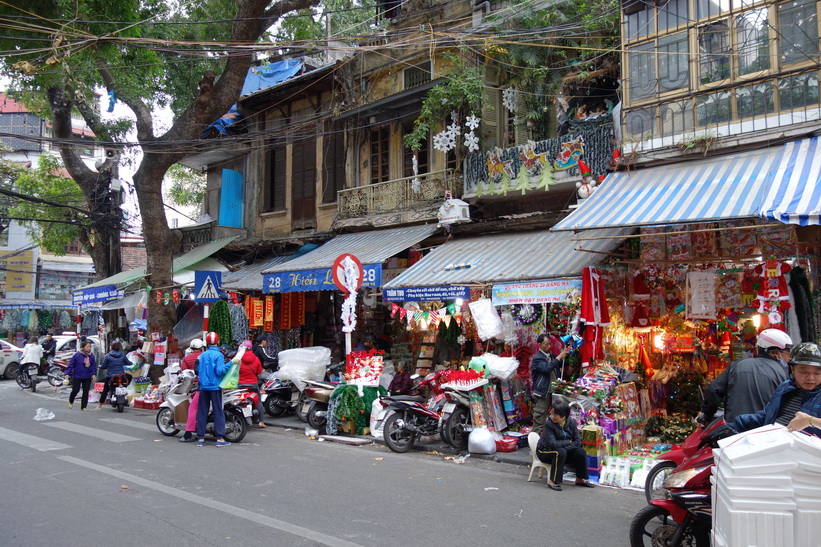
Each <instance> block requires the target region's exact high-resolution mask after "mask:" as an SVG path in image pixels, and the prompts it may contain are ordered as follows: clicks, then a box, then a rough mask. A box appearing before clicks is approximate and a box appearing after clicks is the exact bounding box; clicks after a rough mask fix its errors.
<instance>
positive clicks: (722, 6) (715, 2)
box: [696, 0, 730, 19]
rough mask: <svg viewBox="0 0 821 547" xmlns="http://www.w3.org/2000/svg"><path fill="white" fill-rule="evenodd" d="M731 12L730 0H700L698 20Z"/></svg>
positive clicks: (697, 11)
mask: <svg viewBox="0 0 821 547" xmlns="http://www.w3.org/2000/svg"><path fill="white" fill-rule="evenodd" d="M728 11H730V0H698V3H697V4H696V19H708V18H710V17H715V16H716V15H721V14H722V13H726V12H728Z"/></svg>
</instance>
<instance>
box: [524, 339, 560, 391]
mask: <svg viewBox="0 0 821 547" xmlns="http://www.w3.org/2000/svg"><path fill="white" fill-rule="evenodd" d="M561 366H562V360H561V359H556V358H555V357H554V356H553V355H552V354H545V352H543V351H542V350H539V351H537V352H536V355H534V356H533V358H532V359H531V360H530V377H531V378H532V379H533V393H534V394H535V395H538V396H539V397H547V394H548V393H550V382H551V381H552V380H553V378H555V377H556V370H557V369H559V368H560V367H561ZM551 377H552V378H551Z"/></svg>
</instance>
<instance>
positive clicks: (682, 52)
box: [658, 32, 690, 93]
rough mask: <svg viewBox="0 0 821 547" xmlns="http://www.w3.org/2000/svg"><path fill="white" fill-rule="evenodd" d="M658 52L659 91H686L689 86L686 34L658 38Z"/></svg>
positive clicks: (688, 56)
mask: <svg viewBox="0 0 821 547" xmlns="http://www.w3.org/2000/svg"><path fill="white" fill-rule="evenodd" d="M658 52H659V76H658V77H659V82H658V83H659V91H660V92H661V93H664V92H666V91H675V90H677V89H686V88H687V87H689V85H690V69H689V68H688V63H689V58H690V54H689V53H690V49H689V47H688V45H687V33H686V32H679V33H678V34H673V35H672V36H667V37H665V38H660V39H659V43H658Z"/></svg>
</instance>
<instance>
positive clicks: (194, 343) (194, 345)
mask: <svg viewBox="0 0 821 547" xmlns="http://www.w3.org/2000/svg"><path fill="white" fill-rule="evenodd" d="M202 346H203V343H202V340H200V339H199V338H194V339H193V340H191V344H190V347H191V349H202Z"/></svg>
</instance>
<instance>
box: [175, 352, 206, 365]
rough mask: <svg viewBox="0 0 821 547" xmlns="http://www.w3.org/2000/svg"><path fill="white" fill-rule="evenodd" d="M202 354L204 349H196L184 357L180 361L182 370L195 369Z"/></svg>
mask: <svg viewBox="0 0 821 547" xmlns="http://www.w3.org/2000/svg"><path fill="white" fill-rule="evenodd" d="M200 355H202V351H200V350H194V351H192V352H191V353H189V354H188V355H186V356H185V357H183V358H182V362H181V363H180V370H194V366H195V365H196V364H197V359H199V358H200Z"/></svg>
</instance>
